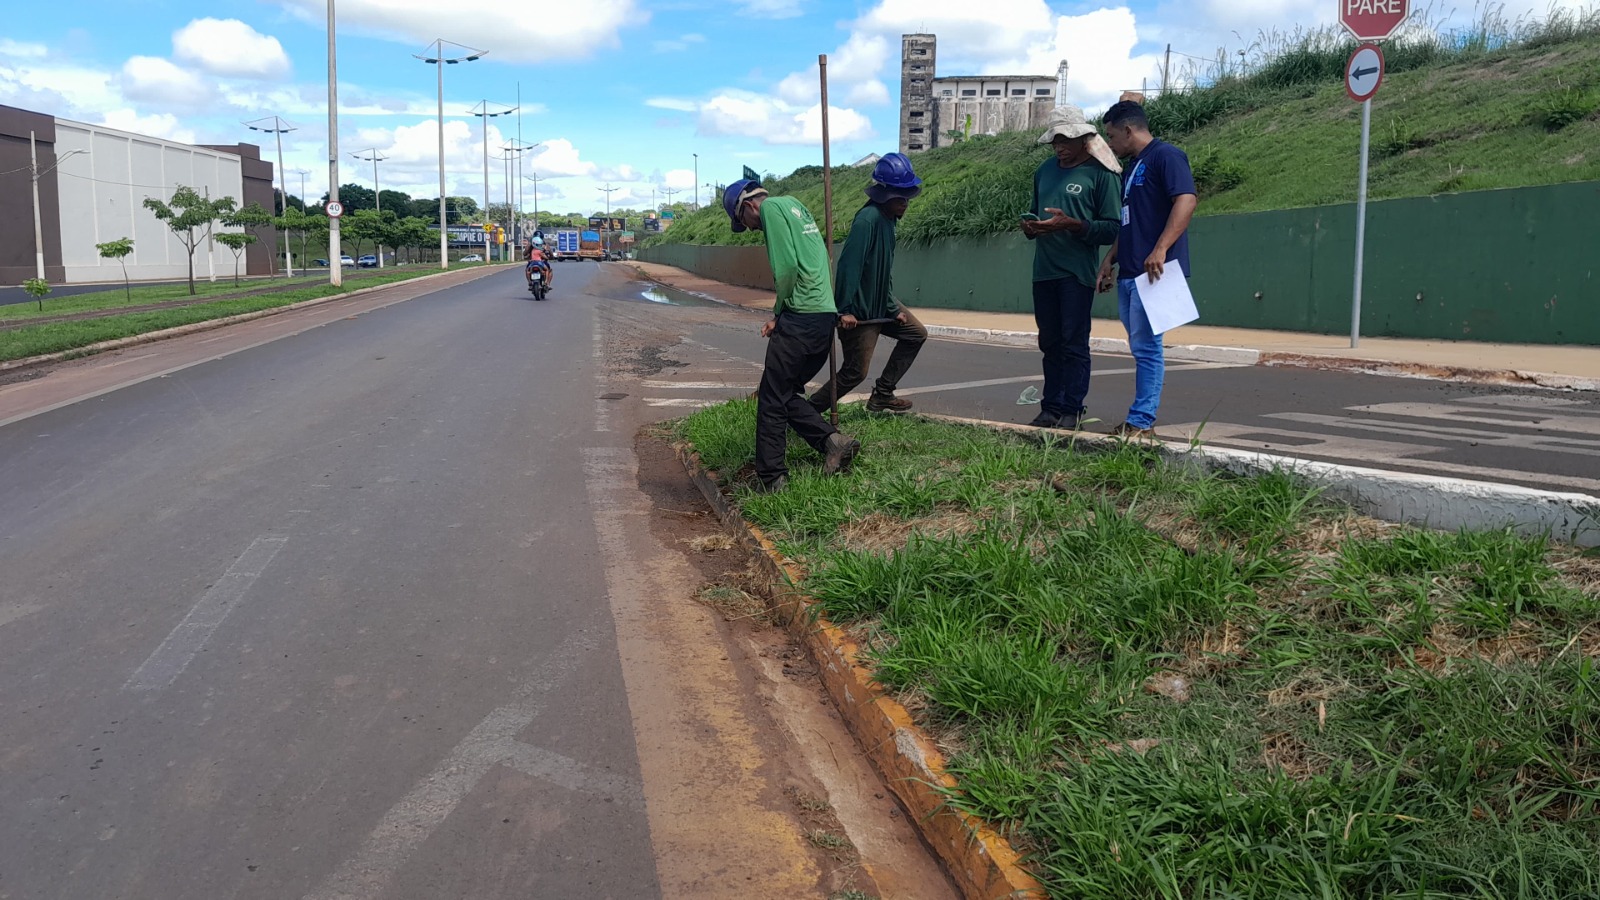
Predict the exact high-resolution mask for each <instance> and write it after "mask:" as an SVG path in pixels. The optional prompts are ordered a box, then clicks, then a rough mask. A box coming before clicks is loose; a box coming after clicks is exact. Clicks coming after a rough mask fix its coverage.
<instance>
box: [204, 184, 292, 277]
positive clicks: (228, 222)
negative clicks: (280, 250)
mask: <svg viewBox="0 0 1600 900" xmlns="http://www.w3.org/2000/svg"><path fill="white" fill-rule="evenodd" d="M272 220H273V215H272V213H270V212H268V211H267V210H265V209H262V208H261V204H259V203H251V204H250V205H249V206H246V207H244V208H243V209H239V210H235V211H234V212H231V213H228V214H227V215H225V216H223V217H222V224H223V226H224V227H226V228H238V229H242V230H243V231H246V232H248V233H249V234H250V236H251V238H252V240H249V241H246V242H245V244H246V245H247V246H248V245H249V244H253V243H255V242H256V241H259V240H261V234H260V233H259V229H260V228H262V227H264V226H268V225H271V224H272ZM217 239H218V240H221V239H222V238H221V235H218V237H217ZM273 243H274V244H276V243H277V239H276V236H274V239H273ZM223 246H225V247H227V248H228V249H230V250H233V251H234V252H233V282H234V284H238V283H239V249H234V247H233V244H231V243H228V242H227V241H223ZM240 249H243V248H240ZM273 256H274V257H276V256H277V253H276V251H274V253H273ZM274 268H276V267H274Z"/></svg>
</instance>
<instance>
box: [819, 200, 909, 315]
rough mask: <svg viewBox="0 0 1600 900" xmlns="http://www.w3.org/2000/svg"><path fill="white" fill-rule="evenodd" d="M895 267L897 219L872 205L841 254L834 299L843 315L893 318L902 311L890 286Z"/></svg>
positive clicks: (860, 216) (863, 212)
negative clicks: (895, 220) (892, 271)
mask: <svg viewBox="0 0 1600 900" xmlns="http://www.w3.org/2000/svg"><path fill="white" fill-rule="evenodd" d="M893 268H894V219H891V218H889V217H888V216H887V215H885V214H884V212H883V209H882V208H881V207H879V206H877V205H876V204H873V203H868V204H867V205H866V206H863V207H861V211H860V212H858V213H856V219H855V221H854V222H852V223H851V224H850V237H849V238H847V239H846V240H845V242H844V250H842V251H840V253H839V269H838V273H837V274H836V275H835V276H834V280H833V296H834V298H835V299H836V300H837V301H838V303H839V315H841V316H855V317H856V318H858V319H892V318H894V317H895V316H896V315H898V314H899V312H900V304H899V303H897V302H896V301H895V299H894V292H893V290H892V289H891V287H890V271H891V270H892V269H893Z"/></svg>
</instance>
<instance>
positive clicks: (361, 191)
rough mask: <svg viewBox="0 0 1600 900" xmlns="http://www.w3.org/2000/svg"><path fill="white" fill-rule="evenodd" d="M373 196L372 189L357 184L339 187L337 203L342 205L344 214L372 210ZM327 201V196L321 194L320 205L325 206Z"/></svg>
mask: <svg viewBox="0 0 1600 900" xmlns="http://www.w3.org/2000/svg"><path fill="white" fill-rule="evenodd" d="M375 196H376V195H375V194H373V193H372V188H369V187H362V186H361V185H359V184H341V185H339V202H340V203H342V204H344V208H345V211H346V212H354V211H356V210H358V209H372V207H373V198H374V197H375ZM328 200H329V197H328V195H327V194H323V195H322V205H323V206H327V205H328Z"/></svg>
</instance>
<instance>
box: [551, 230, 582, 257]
mask: <svg viewBox="0 0 1600 900" xmlns="http://www.w3.org/2000/svg"><path fill="white" fill-rule="evenodd" d="M582 249H583V248H582V245H581V241H580V240H579V237H578V229H576V228H562V229H560V230H559V231H557V232H556V246H555V253H553V254H552V258H553V259H582V258H583V256H582V255H581V251H582Z"/></svg>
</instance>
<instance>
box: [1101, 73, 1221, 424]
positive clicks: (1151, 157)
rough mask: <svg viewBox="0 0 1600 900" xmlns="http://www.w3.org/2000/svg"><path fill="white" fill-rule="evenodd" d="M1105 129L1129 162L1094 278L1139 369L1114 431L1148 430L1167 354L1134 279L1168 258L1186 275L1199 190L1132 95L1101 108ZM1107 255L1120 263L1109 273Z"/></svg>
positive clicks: (1153, 273)
mask: <svg viewBox="0 0 1600 900" xmlns="http://www.w3.org/2000/svg"><path fill="white" fill-rule="evenodd" d="M1105 131H1106V142H1107V143H1109V144H1110V145H1111V149H1112V150H1113V151H1114V152H1115V153H1116V154H1117V155H1118V156H1120V157H1122V158H1124V159H1126V160H1129V162H1128V163H1127V165H1126V166H1124V167H1123V171H1122V230H1121V231H1120V232H1119V233H1118V235H1117V242H1116V243H1115V244H1112V245H1111V252H1110V253H1107V254H1106V258H1105V261H1104V262H1103V263H1101V264H1100V275H1099V278H1098V279H1097V280H1098V282H1099V284H1098V287H1099V290H1100V292H1101V293H1105V292H1106V291H1109V290H1111V286H1112V285H1113V284H1115V285H1116V288H1117V309H1118V312H1119V313H1120V314H1121V317H1122V327H1124V328H1126V329H1127V330H1128V349H1129V350H1130V351H1132V353H1133V360H1134V367H1135V369H1136V373H1137V374H1136V375H1135V376H1134V394H1133V405H1132V406H1131V407H1129V409H1128V419H1127V421H1125V422H1123V423H1122V424H1121V425H1118V426H1117V427H1116V428H1115V429H1113V431H1112V434H1116V435H1120V436H1122V437H1128V438H1149V437H1153V436H1154V434H1155V432H1154V430H1153V429H1154V426H1155V423H1156V410H1157V409H1158V408H1159V407H1160V406H1161V386H1162V382H1163V381H1165V379H1166V361H1165V357H1164V355H1163V353H1162V349H1161V335H1159V334H1155V333H1154V332H1153V331H1152V330H1151V328H1150V319H1149V318H1148V317H1147V316H1146V315H1145V312H1144V307H1143V306H1142V305H1141V304H1140V302H1139V289H1138V287H1137V286H1136V285H1135V284H1134V279H1136V278H1138V277H1139V276H1140V275H1149V276H1150V280H1151V281H1159V280H1160V279H1161V278H1162V276H1163V275H1165V274H1166V273H1167V268H1168V267H1169V266H1175V267H1176V273H1177V274H1178V275H1179V276H1180V277H1183V278H1187V277H1189V274H1190V270H1189V220H1190V219H1192V218H1194V210H1195V206H1196V205H1197V203H1198V201H1199V198H1198V197H1197V196H1196V194H1195V189H1194V173H1193V172H1192V171H1190V169H1189V157H1188V156H1187V155H1185V154H1184V152H1183V151H1182V150H1179V149H1178V148H1177V147H1174V146H1172V145H1171V144H1169V143H1167V142H1166V141H1159V140H1156V139H1155V138H1154V137H1153V136H1152V135H1151V134H1150V123H1149V121H1148V120H1146V119H1145V115H1144V107H1142V106H1140V105H1139V104H1138V103H1135V102H1133V101H1131V100H1124V101H1122V102H1121V103H1118V104H1117V105H1115V106H1113V107H1111V109H1110V110H1108V111H1107V112H1106V115H1105ZM1113 263H1114V264H1115V265H1116V266H1117V268H1118V269H1119V271H1118V272H1117V273H1116V276H1115V278H1113V276H1112V268H1111V267H1112V265H1113Z"/></svg>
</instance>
